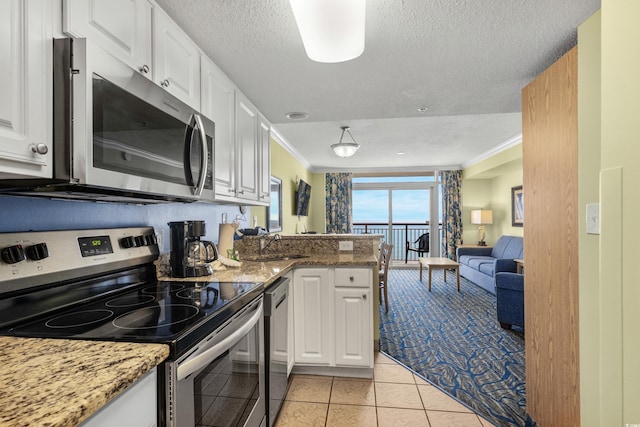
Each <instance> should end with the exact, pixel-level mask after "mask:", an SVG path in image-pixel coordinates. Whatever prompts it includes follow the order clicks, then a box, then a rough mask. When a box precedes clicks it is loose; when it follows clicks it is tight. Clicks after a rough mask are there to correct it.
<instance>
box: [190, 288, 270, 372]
mask: <svg viewBox="0 0 640 427" xmlns="http://www.w3.org/2000/svg"><path fill="white" fill-rule="evenodd" d="M262 315H263V313H262V300H261V301H260V303H259V304H258V306H257V308H256V310H255V313H254V314H253V315H252V316H251V318H249V319H248V320H247V321H246V322H245V323H244V325H242V326H241V327H239V328H238V329H237V330H236V331H234V332H233V333H232V334H231V335H229V336H228V337H226V338H224V339H223V340H222V341H220V342H219V343H217V344H215V345H214V346H213V347H211V348H210V349H208V350H206V351H205V352H203V353H201V354H199V355H197V356H195V357H193V358H188V359H187V360H185V361H184V362H182V363H181V364H180V365H179V366H178V372H177V374H178V381H181V380H183V379H185V378H187V377H188V376H189V375H191V374H193V373H194V372H196V371H198V370H199V369H201V368H204V367H205V366H207V365H208V364H209V363H211V362H213V361H214V360H216V359H217V358H218V356H220V355H221V354H222V353H224V352H225V351H227V350H228V349H229V348H231V347H233V346H234V345H235V344H237V343H238V341H240V340H241V339H242V338H243V337H244V336H245V335H246V334H248V333H249V331H250V330H251V329H253V327H254V326H255V325H256V324H257V323H258V321H260V319H261V318H262Z"/></svg>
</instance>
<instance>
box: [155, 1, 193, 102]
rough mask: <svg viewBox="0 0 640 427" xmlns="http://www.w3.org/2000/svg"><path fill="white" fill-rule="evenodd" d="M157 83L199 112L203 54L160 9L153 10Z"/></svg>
mask: <svg viewBox="0 0 640 427" xmlns="http://www.w3.org/2000/svg"><path fill="white" fill-rule="evenodd" d="M153 18H154V20H153V28H154V37H153V42H154V50H153V64H154V68H155V70H154V81H155V82H156V83H158V84H159V85H161V86H162V87H164V88H165V89H166V90H167V91H168V92H169V93H171V94H172V95H174V96H175V97H176V98H178V99H180V100H182V101H183V102H185V103H187V104H188V105H190V106H191V107H193V108H195V109H196V110H198V111H199V110H200V52H199V51H198V47H197V46H196V45H195V44H194V43H193V42H192V41H191V39H190V38H189V37H187V35H186V34H185V33H184V32H183V31H182V30H181V29H180V27H178V26H177V25H176V24H175V23H174V22H173V21H172V20H171V18H169V16H167V14H165V13H164V12H163V11H162V10H161V9H160V8H157V7H156V8H154V9H153Z"/></svg>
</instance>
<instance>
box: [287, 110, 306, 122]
mask: <svg viewBox="0 0 640 427" xmlns="http://www.w3.org/2000/svg"><path fill="white" fill-rule="evenodd" d="M286 117H287V119H289V120H304V119H307V118H309V114H308V113H305V112H302V111H294V112H291V113H287V115H286Z"/></svg>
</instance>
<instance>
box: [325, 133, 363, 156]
mask: <svg viewBox="0 0 640 427" xmlns="http://www.w3.org/2000/svg"><path fill="white" fill-rule="evenodd" d="M340 129H342V135H340V142H338V143H337V144H333V145H332V146H331V148H332V149H333V152H334V153H336V154H337V155H338V156H340V157H351V156H353V155H354V154H356V151H358V148H360V144H358V143H357V142H356V140H355V139H354V138H353V135H351V132H350V131H349V126H342V127H341V128H340ZM345 132H346V133H348V134H349V136H350V137H351V141H352V142H345V141H343V139H344V133H345Z"/></svg>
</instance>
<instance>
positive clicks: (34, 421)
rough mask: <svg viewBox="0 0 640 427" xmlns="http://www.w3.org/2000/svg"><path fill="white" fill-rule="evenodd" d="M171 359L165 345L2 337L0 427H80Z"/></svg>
mask: <svg viewBox="0 0 640 427" xmlns="http://www.w3.org/2000/svg"><path fill="white" fill-rule="evenodd" d="M168 356H169V347H168V346H166V345H164V344H133V343H124V342H102V341H80V340H58V339H39V338H16V337H0V364H1V366H2V368H0V425H1V426H3V427H10V426H25V427H26V426H29V427H34V426H50V427H53V426H55V427H66V426H76V425H78V424H79V423H80V422H82V421H83V420H85V419H86V418H88V417H89V416H91V415H92V414H93V413H94V412H96V411H97V410H98V409H100V408H101V407H102V406H104V405H105V404H106V403H107V402H108V401H110V400H111V399H112V398H114V397H115V396H116V395H118V394H119V393H120V392H122V391H124V390H125V389H126V388H127V387H128V386H130V385H132V384H133V383H134V382H135V381H136V380H138V379H139V378H141V377H142V376H143V375H144V374H146V373H147V372H149V371H150V370H151V369H153V368H154V367H155V366H156V365H158V364H159V363H161V362H162V361H163V360H164V359H166V358H167V357H168Z"/></svg>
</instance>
